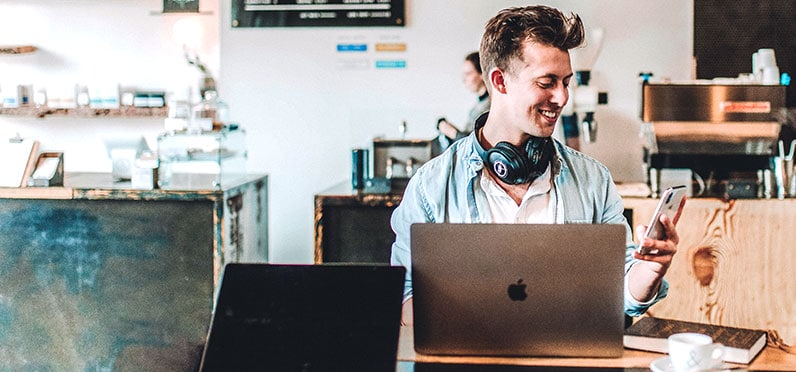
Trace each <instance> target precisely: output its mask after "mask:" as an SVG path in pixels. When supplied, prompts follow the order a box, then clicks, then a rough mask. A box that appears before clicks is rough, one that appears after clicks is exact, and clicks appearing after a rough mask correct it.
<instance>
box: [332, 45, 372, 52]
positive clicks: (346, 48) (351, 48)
mask: <svg viewBox="0 0 796 372" xmlns="http://www.w3.org/2000/svg"><path fill="white" fill-rule="evenodd" d="M367 50H368V45H367V44H337V51H338V52H366V51H367Z"/></svg>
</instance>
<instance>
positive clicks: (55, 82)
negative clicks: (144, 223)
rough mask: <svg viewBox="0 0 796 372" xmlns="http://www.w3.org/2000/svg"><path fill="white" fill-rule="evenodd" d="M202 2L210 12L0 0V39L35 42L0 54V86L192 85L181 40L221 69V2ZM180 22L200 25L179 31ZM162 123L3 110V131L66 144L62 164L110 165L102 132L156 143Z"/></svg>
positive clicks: (155, 1) (137, 0) (49, 145)
mask: <svg viewBox="0 0 796 372" xmlns="http://www.w3.org/2000/svg"><path fill="white" fill-rule="evenodd" d="M201 5H202V9H201V10H202V11H204V12H205V13H212V14H207V15H190V16H185V15H174V14H157V13H158V12H159V11H160V10H162V1H161V0H114V1H96V0H69V1H52V0H4V1H0V45H34V46H36V47H37V48H38V51H36V52H35V53H32V54H22V55H0V90H1V89H9V88H11V89H13V88H14V87H15V86H16V85H17V84H33V85H34V87H36V86H43V87H45V88H48V89H52V88H53V87H55V86H70V85H75V84H79V85H96V84H119V85H120V86H122V87H124V88H126V87H132V88H138V89H141V90H150V89H152V90H165V91H170V92H184V91H186V90H187V89H189V88H191V87H194V88H195V87H196V85H197V84H198V81H199V78H200V76H201V75H200V73H199V72H198V71H197V70H196V69H195V68H194V67H192V66H189V65H188V64H187V62H185V58H184V57H183V49H182V47H181V46H182V44H183V43H187V44H188V45H189V47H191V48H192V50H193V51H195V53H198V54H199V55H200V56H201V59H202V61H203V62H205V63H207V64H208V65H209V67H210V68H211V69H212V70H214V71H216V72H217V71H218V68H219V66H218V65H219V58H218V51H219V42H218V27H219V24H218V17H219V12H218V1H217V0H212V1H211V0H203V1H202V4H201ZM153 13H155V14H153ZM175 24H176V25H177V26H176V27H175ZM185 27H188V28H191V27H195V28H196V29H198V30H199V31H200V32H199V33H198V34H197V35H196V37H191V38H183V37H179V36H177V35H179V30H181V29H184V28H185ZM175 30H177V31H178V32H177V35H175ZM34 89H35V88H34ZM194 90H195V89H194ZM162 128H163V121H162V120H160V119H140V118H116V119H106V118H102V119H97V118H90V119H81V118H74V117H70V118H59V117H47V118H45V119H36V118H24V117H10V116H0V138H4V137H6V138H7V137H9V136H13V135H15V134H16V133H20V135H22V136H24V137H30V138H36V139H38V140H39V141H40V142H41V145H40V146H41V150H42V151H46V150H53V151H64V158H65V159H64V165H65V167H66V171H107V172H110V160H109V159H107V157H106V156H105V148H104V145H103V142H102V140H103V138H105V137H108V136H118V135H130V136H132V135H137V134H142V135H145V136H146V137H147V139H148V141H149V142H150V145H151V146H153V147H154V146H155V145H156V143H155V138H156V137H157V134H158V133H159V132H160V131H161V130H162Z"/></svg>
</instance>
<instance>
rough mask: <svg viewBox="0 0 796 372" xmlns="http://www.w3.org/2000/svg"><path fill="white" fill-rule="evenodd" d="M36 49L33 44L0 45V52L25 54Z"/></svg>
mask: <svg viewBox="0 0 796 372" xmlns="http://www.w3.org/2000/svg"><path fill="white" fill-rule="evenodd" d="M35 51H36V47H35V46H33V45H2V46H0V54H26V53H33V52H35Z"/></svg>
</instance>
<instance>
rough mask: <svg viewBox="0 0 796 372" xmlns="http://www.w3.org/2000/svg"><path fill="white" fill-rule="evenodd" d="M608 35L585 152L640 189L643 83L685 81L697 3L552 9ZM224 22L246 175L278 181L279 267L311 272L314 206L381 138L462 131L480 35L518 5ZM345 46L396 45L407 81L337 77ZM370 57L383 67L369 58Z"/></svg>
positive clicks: (458, 1) (422, 4)
mask: <svg viewBox="0 0 796 372" xmlns="http://www.w3.org/2000/svg"><path fill="white" fill-rule="evenodd" d="M548 3H549V5H553V6H558V7H560V8H562V9H566V10H569V11H574V12H577V13H579V14H580V15H581V17H582V18H583V20H584V22H585V23H586V25H587V26H588V27H602V28H604V29H605V34H606V36H605V42H604V45H603V50H602V54H601V56H600V57H599V59H598V61H597V63H596V65H595V71H594V72H593V75H594V77H593V82H592V83H593V84H597V86H598V87H599V88H600V90H601V91H607V92H608V93H609V105H607V106H603V107H600V110H599V111H598V112H597V119H598V121H599V122H600V124H601V127H600V132H599V138H598V142H597V143H595V144H594V145H590V146H586V147H585V151H586V152H588V153H590V154H593V155H595V156H596V157H598V158H600V159H601V160H603V161H605V162H606V163H607V164H608V165H609V167H610V168H611V169H612V171H613V172H614V174H615V176H616V178H617V179H619V180H641V179H642V174H641V147H640V144H639V141H638V139H637V138H638V131H639V124H640V121H639V120H638V119H637V116H638V111H639V102H640V95H639V93H640V86H639V84H638V77H637V76H638V73H639V72H640V71H642V70H649V71H653V72H654V73H655V75H656V76H657V77H662V76H670V77H672V78H676V79H685V78H688V77H689V75H690V70H691V57H690V56H691V50H692V36H691V35H692V18H693V16H692V12H693V5H692V1H691V0H677V1H674V2H658V1H628V0H608V1H599V2H598V1H591V0H580V1H550V2H548ZM229 4H230V2H229V1H228V0H227V1H223V5H222V7H221V8H222V9H221V13H222V17H221V29H220V30H221V36H220V37H221V66H222V71H221V87H222V88H221V89H222V95H224V96H225V97H227V98H228V100H229V101H230V102H231V104H232V108H231V110H232V113H233V117H235V118H236V119H237V120H239V121H240V122H241V123H243V124H245V125H246V127H247V128H248V129H249V134H250V135H251V136H250V138H249V139H250V147H249V156H250V157H249V168H250V169H252V170H256V171H265V172H268V173H269V174H271V176H272V178H271V188H270V192H271V198H270V202H271V209H270V212H271V216H272V217H271V221H272V222H271V246H270V247H271V258H272V260H274V261H286V262H296V261H298V262H311V260H312V243H313V242H312V228H313V196H314V194H315V193H318V192H321V191H322V190H324V189H326V188H328V187H331V186H333V185H335V184H337V183H339V182H349V179H350V178H349V177H350V163H351V162H350V152H349V150H350V149H351V148H352V147H355V146H361V145H363V144H367V141H368V140H369V138H371V137H372V136H376V135H386V136H391V137H395V136H397V135H398V131H397V127H398V124H399V123H400V121H401V120H407V122H408V135H409V136H410V137H418V138H430V137H431V136H432V135H433V128H434V124H435V123H436V120H435V119H436V118H437V117H438V116H441V115H445V116H447V117H449V118H451V119H452V120H457V121H459V122H461V120H463V118H464V115H465V113H466V111H467V109H468V108H469V106H470V104H471V103H472V101H473V99H474V98H473V97H472V96H471V95H470V94H469V93H468V92H466V91H465V89H464V88H463V86H462V84H461V81H460V78H459V71H460V66H461V61H462V59H463V58H464V55H465V54H467V53H468V52H470V51H472V50H475V49H477V48H478V43H479V41H480V35H481V31H482V29H483V25H484V24H485V22H486V21H487V19H488V18H490V17H491V16H493V15H494V14H495V13H496V12H497V11H498V10H499V9H502V8H504V7H507V6H512V5H524V4H527V2H521V1H508V0H503V1H498V0H492V1H482V0H434V1H430V0H408V1H407V25H406V27H404V28H375V29H371V28H368V29H363V28H330V29H328V28H327V29H307V28H301V29H278V28H269V29H266V28H261V29H239V28H238V29H232V28H231V27H229V25H230V19H229V17H230V15H229V14H230V12H229ZM345 40H365V41H367V42H368V43H369V44H370V45H372V42H374V41H380V40H399V41H401V42H405V43H406V44H407V51H406V52H405V53H400V54H398V57H400V58H405V59H406V60H407V68H406V69H405V70H402V71H375V70H373V69H371V70H368V71H338V70H337V69H336V68H335V66H336V61H337V60H339V59H344V58H347V56H345V55H341V54H340V53H337V52H336V51H335V45H336V44H337V43H338V42H340V41H345ZM366 57H368V58H371V59H373V58H376V57H378V53H369V54H367V55H366Z"/></svg>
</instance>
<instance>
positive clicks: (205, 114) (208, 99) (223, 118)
mask: <svg viewBox="0 0 796 372" xmlns="http://www.w3.org/2000/svg"><path fill="white" fill-rule="evenodd" d="M228 115H229V108H228V106H227V104H226V103H225V102H223V101H221V100H219V99H218V93H217V92H216V91H215V90H208V91H206V92H205V93H204V98H203V99H202V101H201V102H199V103H197V104H196V105H194V107H193V109H192V110H191V124H190V127H191V129H193V130H195V131H210V130H221V129H222V128H223V127H224V124H225V123H227V122H228V120H229V119H228Z"/></svg>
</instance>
